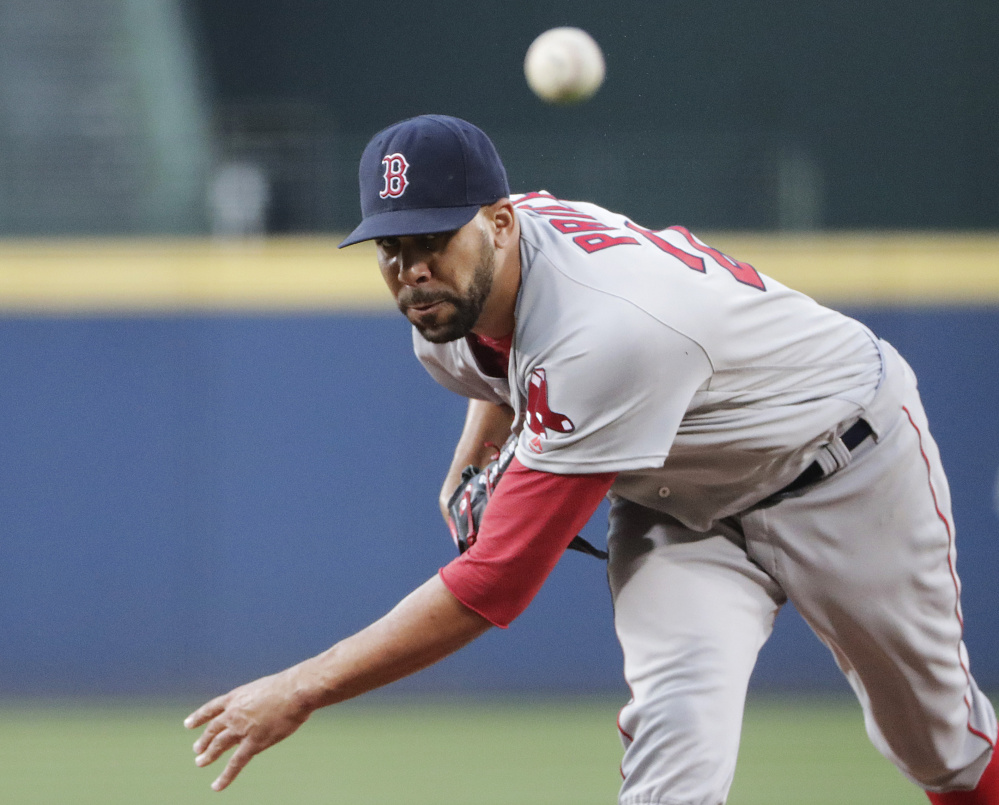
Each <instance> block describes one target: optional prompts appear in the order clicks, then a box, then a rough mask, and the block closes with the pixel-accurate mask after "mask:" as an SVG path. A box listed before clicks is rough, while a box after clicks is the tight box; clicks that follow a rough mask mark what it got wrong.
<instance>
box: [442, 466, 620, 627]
mask: <svg viewBox="0 0 999 805" xmlns="http://www.w3.org/2000/svg"><path fill="white" fill-rule="evenodd" d="M616 477H617V473H613V472H603V473H595V474H591V475H555V474H553V473H549V472H541V471H539V470H531V469H528V468H527V467H525V466H524V465H523V464H521V463H520V462H519V461H518V460H517V459H516V458H514V460H513V461H512V462H511V464H510V466H509V468H508V469H507V471H506V472H505V473H504V474H503V477H502V478H501V479H500V482H499V484H498V485H497V487H496V492H495V493H494V494H493V497H492V498H491V499H490V501H489V505H488V506H487V507H486V510H485V513H484V514H483V516H482V522H481V523H480V525H479V536H478V539H477V540H476V542H475V544H474V545H473V546H472V547H471V548H469V549H468V550H467V551H465V553H463V554H462V555H461V556H459V557H458V558H457V559H455V560H454V561H452V562H451V563H450V564H448V565H445V566H444V567H442V568H441V570H440V577H441V580H442V581H443V582H444V586H446V587H447V588H448V589H449V590H450V591H451V593H452V594H453V595H454V596H455V597H456V598H457V599H458V600H459V601H461V602H462V603H463V604H464V605H465V606H467V607H468V608H469V609H471V610H473V611H474V612H477V613H478V614H480V615H482V617H484V618H485V619H486V620H488V621H489V622H490V623H492V624H493V625H494V626H499V627H501V628H506V627H507V626H509V625H510V623H511V622H512V621H513V619H514V618H516V617H517V616H518V615H519V614H520V613H521V612H523V611H524V610H525V609H527V605H528V604H530V603H531V600H532V599H533V598H534V596H535V595H536V594H537V592H538V590H540V589H541V585H542V584H544V581H545V579H546V578H548V574H549V573H551V571H552V569H553V568H554V567H555V565H556V564H557V563H558V560H559V559H560V558H561V556H562V554H563V553H564V552H565V550H566V548H567V547H568V546H569V543H570V542H572V538H573V537H574V536H576V534H578V533H579V530H580V529H581V528H582V527H583V526H584V525H586V521H587V520H589V519H590V517H591V516H592V515H593V513H594V512H595V511H596V510H597V506H599V505H600V501H601V500H603V498H604V496H605V495H606V494H607V492H608V490H609V489H610V487H611V484H613V483H614V479H615V478H616Z"/></svg>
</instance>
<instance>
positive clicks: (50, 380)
mask: <svg viewBox="0 0 999 805" xmlns="http://www.w3.org/2000/svg"><path fill="white" fill-rule="evenodd" d="M557 25H575V26H579V27H582V28H584V29H586V30H588V31H589V32H590V33H591V34H592V35H593V36H594V37H595V39H596V40H597V41H598V43H599V44H600V45H601V46H602V48H603V49H604V52H605V56H606V61H607V80H606V83H605V84H604V86H603V87H602V88H601V90H600V91H599V92H598V94H597V95H596V96H595V98H593V99H592V100H591V101H589V102H588V103H585V104H583V105H581V106H578V107H553V106H546V105H544V104H543V103H541V102H540V101H539V100H538V99H536V98H535V97H534V96H532V95H531V94H530V92H529V90H528V88H527V85H526V83H525V81H524V78H523V72H522V63H523V56H524V53H525V51H526V49H527V47H528V45H529V44H530V42H531V41H532V40H533V39H534V38H535V37H536V36H537V35H538V34H539V33H541V32H542V31H543V30H545V29H547V28H550V27H553V26H557ZM996 41H999V5H997V4H996V3H995V2H993V1H992V0H950V1H949V2H943V0H918V2H906V3H903V2H882V3H878V4H870V3H867V2H859V0H842V2H838V3H832V4H830V3H815V2H792V1H791V0H761V1H759V2H754V3H747V2H742V1H741V0H714V1H713V2H700V3H690V2H675V3H669V4H650V3H638V2H629V1H628V0H625V2H619V3H615V4H608V3H606V2H597V1H596V0H573V2H565V1H564V0H550V2H547V3H543V4H542V3H528V2H522V0H512V2H509V3H507V4H505V5H502V6H497V5H496V4H495V3H485V2H479V1H478V0H462V2H457V0H442V1H441V2H438V3H434V4H430V5H425V4H413V3H405V2H388V1H387V0H366V1H365V2H358V1H357V0H334V1H330V0H327V2H319V1H318V0H285V2H282V3H273V2H264V0H241V2H238V3H237V2H233V0H211V2H209V1H208V0H2V2H0V344H2V349H0V456H2V457H3V460H2V462H0V535H2V536H0V540H2V542H0V544H2V545H3V546H4V551H3V561H2V562H0V646H2V647H3V651H2V652H0V698H3V699H9V700H11V701H17V700H19V699H22V698H23V699H26V700H37V699H49V698H60V697H63V698H64V697H76V698H79V697H94V696H105V695H114V696H122V695H127V696H129V697H133V698H140V699H149V698H156V697H171V696H172V697H182V698H190V699H191V700H192V701H193V700H195V699H196V698H197V697H198V696H202V695H214V694H215V693H218V692H221V691H222V690H223V689H226V688H227V687H228V686H230V685H233V684H236V683H239V682H242V681H246V680H248V679H250V678H254V677H256V676H259V675H261V674H264V673H269V672H272V671H275V670H278V669H279V668H282V667H284V666H286V665H288V664H290V663H292V662H295V661H297V660H299V659H301V658H303V657H305V656H307V655H310V654H313V653H315V652H318V651H320V650H322V649H324V648H326V647H327V646H329V645H330V644H331V643H332V642H334V641H335V640H336V639H338V638H340V637H343V636H345V635H347V634H348V633H350V632H352V631H354V630H356V629H358V628H360V627H362V626H363V625H365V624H366V623H368V622H369V621H370V620H372V619H373V618H376V617H378V616H379V615H381V614H383V613H384V612H385V611H386V610H387V609H389V608H390V607H391V606H392V605H393V604H394V603H395V602H396V601H397V600H398V599H399V598H400V597H402V596H403V595H404V594H405V593H407V592H408V591H409V590H410V589H412V588H413V587H414V586H416V585H417V584H419V583H421V582H422V581H423V580H424V579H426V578H427V577H429V576H430V575H431V574H433V573H434V572H435V571H436V569H437V568H438V567H439V566H440V565H442V564H444V563H446V562H447V561H448V560H449V559H450V558H451V556H452V551H453V548H452V545H451V541H450V538H449V536H448V534H447V532H446V530H445V528H444V526H443V525H442V523H441V522H440V518H439V514H438V513H437V508H436V502H435V501H436V497H437V490H438V484H439V479H440V478H442V476H443V473H444V471H445V469H446V467H447V464H448V459H449V455H450V450H451V448H452V445H453V442H454V439H455V438H456V436H457V434H458V432H459V430H460V427H461V423H462V419H463V411H464V404H463V402H462V401H461V400H459V399H457V398H453V396H452V395H449V394H448V393H447V392H445V391H444V390H442V389H440V388H438V387H437V386H436V385H435V384H434V383H433V382H432V381H431V380H430V379H429V377H427V376H426V374H425V373H424V372H423V370H422V369H421V368H420V366H419V365H418V363H417V362H416V360H415V359H414V358H413V357H412V354H411V347H410V341H409V338H410V336H409V331H408V326H407V325H406V322H405V321H404V320H403V319H402V317H400V316H399V315H398V313H397V312H395V311H394V309H393V308H392V307H391V304H390V302H389V299H388V295H387V293H386V292H385V291H384V290H383V289H381V288H380V287H379V283H380V280H379V278H378V277H377V272H376V270H375V266H374V262H373V258H372V254H371V252H370V251H368V250H366V248H367V247H365V246H359V247H355V248H354V249H351V250H347V252H346V253H341V252H338V251H337V250H336V243H337V241H338V238H339V236H341V235H342V234H343V233H344V232H346V231H347V230H349V229H350V228H352V227H353V226H354V225H355V223H356V222H357V219H358V216H359V208H358V202H357V196H356V165H357V159H358V157H359V155H360V152H361V150H362V149H363V147H364V144H365V143H366V142H367V140H368V138H369V137H370V136H371V135H372V134H373V133H374V132H375V131H377V130H378V129H380V128H382V127H383V126H386V125H388V124H390V123H393V122H395V121H396V120H399V119H401V118H403V117H407V116H410V115H414V114H419V113H425V112H438V113H447V114H454V115H458V116H462V117H465V118H467V119H469V120H471V121H473V122H475V123H476V124H478V125H480V126H481V127H483V128H484V129H485V130H486V131H487V132H488V133H489V134H490V135H491V136H492V137H493V139H494V140H495V142H496V144H497V147H498V148H499V150H500V153H501V154H502V155H503V157H504V159H505V161H506V164H507V168H508V172H509V175H510V180H511V186H512V188H513V189H514V191H515V192H519V191H528V190H535V189H541V188H544V189H547V190H549V191H551V192H553V193H555V194H556V195H558V196H560V197H562V198H567V199H573V198H582V199H586V200H592V201H596V202H598V203H600V204H603V205H605V206H608V207H611V208H613V209H616V210H619V211H621V212H624V213H627V214H629V215H630V216H632V217H633V218H634V219H635V220H636V221H638V222H639V223H641V224H643V225H645V226H648V227H653V228H660V227H665V226H668V225H671V224H678V223H679V224H683V225H685V226H688V227H690V228H693V229H694V230H695V231H696V232H697V233H698V234H699V235H700V236H701V237H702V238H704V239H706V240H708V241H709V242H711V243H712V244H713V245H715V246H719V247H721V248H723V249H725V250H726V251H728V252H730V253H732V254H735V255H736V256H737V257H739V258H741V259H744V260H748V261H750V262H753V263H754V265H756V267H757V268H758V269H759V270H761V271H763V272H764V273H769V274H771V275H773V276H776V277H777V278H778V279H781V280H782V281H785V282H788V283H789V284H792V285H796V286H797V287H799V288H801V289H802V290H805V291H806V292H808V293H812V294H813V295H815V296H816V297H818V298H819V299H820V300H821V301H823V302H824V303H827V304H829V305H831V306H834V307H838V308H839V309H841V310H843V311H844V312H847V313H849V314H850V315H854V316H856V317H858V318H860V319H861V320H862V321H864V322H865V323H867V324H868V325H869V326H871V327H872V328H874V329H875V330H876V331H877V332H878V333H879V334H880V335H882V336H883V337H886V338H888V339H889V340H890V341H892V342H893V343H895V344H896V346H898V347H899V348H900V349H901V351H902V352H903V354H905V355H906V356H907V357H908V359H909V360H910V362H911V363H912V364H913V366H914V367H915V369H916V371H917V373H918V374H919V376H920V382H921V388H922V390H923V393H924V398H925V402H926V405H927V409H928V412H929V415H930V421H931V424H932V425H933V427H934V429H935V434H936V436H937V439H938V441H939V443H940V445H941V450H942V452H943V456H944V462H945V465H946V466H947V468H948V471H949V473H950V477H951V482H952V487H953V489H952V492H953V498H954V509H955V516H956V521H957V529H958V535H959V542H958V545H959V560H958V568H959V570H960V572H961V574H962V577H963V581H964V611H965V617H966V641H967V643H968V646H969V649H970V652H971V657H972V669H973V670H974V671H975V673H976V675H977V677H978V679H979V681H980V682H981V683H982V684H983V685H984V686H985V687H986V688H987V689H989V690H999V621H997V619H996V617H995V613H996V601H997V599H996V594H995V582H994V579H995V575H996V570H997V568H999V539H997V537H999V421H997V417H996V399H999V359H997V357H996V356H997V347H999V103H997V102H999V59H997V58H996V51H995V42H996ZM601 516H602V513H601V514H600V515H598V516H597V518H595V520H594V522H592V523H591V524H590V526H589V527H588V529H587V534H588V536H589V538H590V539H591V541H594V542H597V543H602V541H603V530H602V527H601V526H602V524H601V522H599V520H600V518H601ZM681 616H682V613H681ZM610 617H611V616H610V606H609V596H608V593H607V591H606V583H605V579H604V570H603V568H602V566H601V565H600V564H599V563H598V562H596V561H594V560H592V559H590V558H588V557H583V556H581V555H578V556H577V555H568V556H567V557H566V558H565V559H564V560H563V562H562V563H561V564H560V566H559V568H558V569H557V570H556V573H555V575H554V576H553V578H552V579H551V581H550V583H549V584H548V585H547V586H546V587H545V589H544V590H543V591H542V593H541V595H540V596H539V598H538V599H537V601H536V602H535V604H534V605H533V606H532V607H531V609H529V610H528V612H527V613H526V614H525V615H524V616H523V617H522V618H521V619H520V620H519V621H517V622H516V623H515V624H514V626H513V627H512V628H511V629H510V630H508V631H507V632H504V633H498V632H497V633H496V634H490V635H487V636H486V637H485V638H484V639H483V640H482V641H480V642H479V643H477V644H476V645H474V646H472V647H470V648H469V649H468V650H466V651H465V652H462V653H461V654H459V655H457V656H455V657H453V658H451V659H449V660H448V661H446V662H445V663H443V664H441V665H440V666H438V667H436V668H434V669H431V670H430V671H427V672H425V673H423V674H421V675H418V676H417V677H414V678H412V679H410V680H407V681H405V682H403V683H401V684H400V686H399V689H400V690H402V691H406V692H413V693H419V694H441V693H450V692H455V691H464V692H466V693H477V694H483V693H485V694H500V693H504V694H523V693H527V692H533V693H537V692H542V693H552V694H585V695H590V694H600V695H604V694H606V695H608V696H610V697H611V698H612V699H613V700H614V701H617V702H621V701H623V699H624V698H626V695H627V692H626V690H625V689H624V685H623V682H622V681H621V679H620V667H621V658H620V652H619V651H618V649H617V646H616V642H615V639H614V634H613V629H612V626H611V620H610ZM753 690H754V691H755V692H759V693H768V692H769V693H775V694H779V695H783V694H784V693H786V692H788V691H795V692H799V693H801V692H807V693H816V692H819V693H830V692H832V693H837V692H838V693H842V692H844V691H845V690H846V686H845V683H844V682H843V681H842V680H841V678H840V675H839V673H838V671H837V670H836V668H835V666H834V665H833V663H832V660H831V659H830V658H829V656H828V652H827V651H826V650H825V648H824V647H823V646H821V645H820V644H819V643H818V641H816V640H815V638H814V637H813V636H811V634H810V633H809V632H808V630H807V628H806V627H805V626H804V624H803V623H802V622H801V620H800V618H798V616H797V615H796V614H795V613H794V612H793V610H792V609H791V608H790V607H788V608H787V610H786V611H785V612H784V613H782V614H781V616H780V617H779V619H778V622H777V628H776V632H775V635H774V637H773V639H772V640H771V642H770V644H768V646H767V647H766V648H765V649H764V652H763V655H762V656H761V659H760V664H759V668H758V670H757V673H756V675H755V677H754V680H753ZM858 723H859V722H858ZM181 737H182V738H183V737H184V736H181ZM613 762H614V763H616V760H614V761H613ZM511 801H513V800H511ZM521 801H523V800H521Z"/></svg>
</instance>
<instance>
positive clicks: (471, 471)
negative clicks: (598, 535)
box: [447, 435, 607, 559]
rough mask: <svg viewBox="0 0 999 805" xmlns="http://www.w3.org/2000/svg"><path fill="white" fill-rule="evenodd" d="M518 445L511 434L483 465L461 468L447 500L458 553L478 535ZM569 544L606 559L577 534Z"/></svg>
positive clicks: (473, 542) (604, 553) (604, 554)
mask: <svg viewBox="0 0 999 805" xmlns="http://www.w3.org/2000/svg"><path fill="white" fill-rule="evenodd" d="M516 448H517V436H516V435H512V436H511V437H510V438H509V439H507V440H506V444H504V445H503V447H502V448H500V450H499V451H498V452H497V454H496V457H495V458H494V459H493V460H492V461H490V462H489V463H488V464H487V465H486V466H485V467H483V468H482V469H479V468H478V467H476V466H474V465H472V464H469V465H468V466H467V467H465V469H463V470H462V471H461V480H460V481H459V482H458V488H457V489H455V490H454V493H453V494H452V495H451V498H450V500H448V503H447V510H448V527H449V528H450V529H451V538H452V539H453V540H454V544H455V545H456V546H457V547H458V553H464V552H465V551H467V550H468V549H469V548H471V547H472V546H473V545H474V544H475V540H476V539H478V536H479V524H480V523H481V522H482V515H483V513H484V512H485V510H486V505H487V504H488V503H489V500H490V499H491V498H492V496H493V492H495V491H496V487H497V485H498V484H499V481H500V478H502V477H503V473H504V472H506V468H507V467H509V466H510V462H511V461H513V454H514V451H515V450H516ZM569 547H570V548H571V549H572V550H574V551H581V552H582V553H588V554H590V556H595V557H597V558H598V559H606V558H607V552H606V551H601V550H599V549H597V548H595V547H593V546H592V545H590V543H589V542H587V541H586V540H585V539H583V538H582V537H580V536H575V537H573V539H572V542H570V543H569Z"/></svg>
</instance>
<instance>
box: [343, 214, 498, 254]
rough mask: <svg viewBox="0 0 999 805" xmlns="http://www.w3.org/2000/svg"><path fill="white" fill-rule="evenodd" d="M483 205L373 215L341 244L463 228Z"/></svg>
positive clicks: (350, 244) (351, 244)
mask: <svg viewBox="0 0 999 805" xmlns="http://www.w3.org/2000/svg"><path fill="white" fill-rule="evenodd" d="M480 206H481V205H480V204H471V205H469V206H467V207H437V208H434V209H429V210H390V211H389V212H380V213H378V214H377V215H371V216H368V217H367V218H365V219H364V220H363V221H361V224H360V226H358V227H357V229H355V230H354V231H353V232H351V233H350V234H349V235H347V237H346V238H344V239H343V241H341V243H340V245H339V246H338V247H337V248H339V249H342V248H343V247H344V246H353V245H354V244H355V243H360V242H361V241H365V240H373V239H375V238H391V237H403V236H405V235H429V234H431V233H433V232H452V231H454V230H455V229H461V228H462V227H463V226H464V225H465V224H467V223H468V222H469V221H471V220H472V219H473V218H474V217H475V214H476V213H477V212H478V211H479V207H480Z"/></svg>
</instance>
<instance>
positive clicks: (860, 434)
mask: <svg viewBox="0 0 999 805" xmlns="http://www.w3.org/2000/svg"><path fill="white" fill-rule="evenodd" d="M873 433H874V431H873V430H871V426H870V425H868V424H867V422H866V421H865V420H863V419H858V420H857V421H856V422H854V423H853V424H852V425H851V426H850V427H849V428H847V430H846V433H844V434H843V435H842V436H840V439H841V440H842V442H843V444H844V445H845V446H846V449H847V450H849V451H850V452H851V453H852V452H853V451H854V448H856V447H857V445H858V444H860V443H861V442H862V441H864V439H866V438H867V437H868V436H870V435H871V434H873ZM824 475H825V472H824V471H823V469H822V465H820V464H819V462H818V461H813V462H812V463H811V464H809V465H808V466H807V467H805V469H804V471H803V472H802V473H801V475H799V476H798V477H797V478H795V479H794V480H793V481H791V483H789V484H788V485H787V486H785V487H784V488H783V489H781V490H780V491H778V492H774V493H773V494H772V495H771V496H770V497H768V498H765V499H764V500H762V501H760V502H759V503H757V504H756V507H755V508H766V507H767V506H773V505H774V504H775V503H780V501H782V500H783V499H784V498H786V497H787V496H788V495H790V494H791V493H792V492H797V491H798V490H799V489H804V488H805V487H806V486H810V485H811V484H814V483H815V482H816V481H820V480H822V477H823V476H824Z"/></svg>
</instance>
